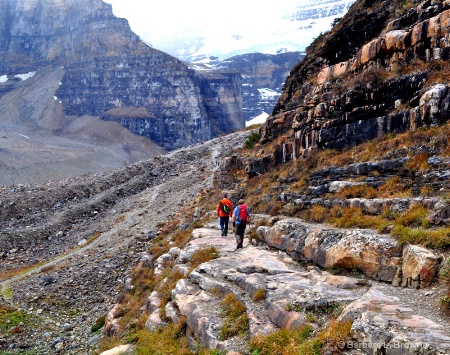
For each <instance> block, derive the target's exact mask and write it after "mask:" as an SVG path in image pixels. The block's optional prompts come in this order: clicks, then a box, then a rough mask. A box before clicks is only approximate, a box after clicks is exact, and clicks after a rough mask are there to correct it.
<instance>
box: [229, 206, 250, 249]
mask: <svg viewBox="0 0 450 355" xmlns="http://www.w3.org/2000/svg"><path fill="white" fill-rule="evenodd" d="M231 221H232V222H233V227H234V226H235V232H234V234H235V236H236V243H237V247H236V249H240V248H242V247H243V245H242V244H243V242H244V233H245V227H247V223H250V212H249V211H248V208H247V206H246V205H245V203H244V200H242V199H241V200H239V202H238V205H237V206H236V208H235V209H234V211H233V215H232V216H231Z"/></svg>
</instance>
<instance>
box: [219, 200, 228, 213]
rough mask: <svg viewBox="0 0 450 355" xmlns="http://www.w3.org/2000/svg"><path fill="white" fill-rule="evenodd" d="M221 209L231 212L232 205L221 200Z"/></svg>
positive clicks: (224, 211)
mask: <svg viewBox="0 0 450 355" xmlns="http://www.w3.org/2000/svg"><path fill="white" fill-rule="evenodd" d="M220 209H221V210H222V212H223V213H225V214H229V213H230V206H228V205H227V204H225V203H223V202H222V201H220Z"/></svg>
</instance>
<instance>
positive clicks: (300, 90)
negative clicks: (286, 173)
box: [262, 1, 450, 160]
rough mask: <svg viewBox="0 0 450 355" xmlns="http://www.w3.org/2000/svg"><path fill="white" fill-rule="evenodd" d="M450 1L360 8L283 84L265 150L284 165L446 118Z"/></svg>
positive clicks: (323, 39)
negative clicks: (279, 148)
mask: <svg viewBox="0 0 450 355" xmlns="http://www.w3.org/2000/svg"><path fill="white" fill-rule="evenodd" d="M449 15H450V3H449V1H423V2H419V1H407V2H404V1H403V2H402V1H390V2H385V1H359V2H357V3H355V4H354V6H353V7H352V8H351V9H350V11H349V12H348V14H347V15H346V16H345V17H344V18H343V19H342V20H341V21H340V23H339V24H338V25H336V26H335V28H333V30H332V31H331V32H329V33H326V34H324V35H323V36H321V37H320V38H318V39H317V40H316V41H315V42H314V43H313V44H312V45H311V46H310V47H309V48H308V55H307V57H306V58H305V60H303V61H302V62H301V63H299V64H298V65H297V66H296V67H295V68H294V69H293V70H292V72H291V74H290V76H289V77H288V79H287V81H286V84H285V88H284V91H283V94H282V96H281V97H280V100H279V101H278V103H277V105H276V106H275V108H274V110H273V112H272V116H271V117H270V118H269V119H268V120H267V124H266V125H265V126H264V127H263V129H262V136H263V140H262V141H263V142H268V141H271V140H274V139H277V138H281V137H282V138H283V140H284V143H283V147H284V148H283V149H284V150H285V152H287V154H285V156H284V159H285V160H290V159H297V158H298V157H300V156H302V155H304V154H305V153H307V152H308V151H310V150H314V149H320V148H342V147H344V146H348V145H352V144H357V143H359V142H362V141H365V140H369V139H373V138H376V137H379V136H381V135H383V134H387V133H390V132H404V131H406V130H415V129H417V128H419V127H422V126H430V125H437V124H439V123H442V122H444V121H446V120H448V118H449V117H450V112H449V105H448V101H449V100H450V97H449V96H448V93H449V91H448V87H449V65H448V59H449V53H450V51H449V48H450V42H449V35H450V23H449V20H448V19H449Z"/></svg>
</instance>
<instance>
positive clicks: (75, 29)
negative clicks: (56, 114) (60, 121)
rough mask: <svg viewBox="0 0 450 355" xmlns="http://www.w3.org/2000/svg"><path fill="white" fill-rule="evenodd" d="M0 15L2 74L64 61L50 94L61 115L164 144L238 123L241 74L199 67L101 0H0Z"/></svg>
mask: <svg viewBox="0 0 450 355" xmlns="http://www.w3.org/2000/svg"><path fill="white" fill-rule="evenodd" d="M0 13H1V15H0V29H1V31H0V75H1V74H4V73H5V74H8V75H13V74H23V73H27V72H30V71H36V70H38V69H40V68H43V67H44V66H49V65H51V66H63V67H64V69H65V75H64V77H63V79H62V80H61V85H60V86H59V88H58V89H57V91H56V92H55V95H54V96H55V97H56V98H57V99H58V100H59V102H60V103H61V105H62V106H63V110H64V113H65V114H66V115H67V116H83V115H90V116H100V117H102V119H104V120H109V121H116V122H119V123H120V124H121V125H122V126H124V127H126V128H128V129H130V130H131V131H132V132H133V133H136V134H139V135H143V136H146V137H149V138H151V139H152V140H153V141H154V142H156V143H158V144H159V145H161V146H163V147H164V148H167V149H173V148H177V147H181V146H186V145H189V144H192V143H198V142H202V141H206V140H209V139H211V138H212V137H215V136H217V135H220V134H223V133H229V132H232V131H235V130H238V129H241V128H242V127H244V119H243V116H242V110H241V109H242V94H241V82H240V75H239V73H235V72H230V71H222V72H219V71H216V72H215V73H213V74H214V75H212V74H205V73H197V72H196V71H195V70H193V69H190V68H188V67H187V65H186V64H184V63H183V62H181V61H180V60H178V59H176V58H174V57H172V56H170V55H168V54H166V53H163V52H161V51H158V50H156V49H154V48H152V47H150V46H149V45H147V44H145V43H144V42H143V41H141V40H140V38H139V37H138V36H137V35H136V34H134V33H133V32H132V31H131V30H130V28H129V26H128V22H127V20H125V19H120V18H117V17H115V16H114V15H113V13H112V8H111V5H109V4H106V3H104V2H103V1H101V0H95V1H88V0H83V1H73V0H65V1H60V2H52V1H48V0H39V1H35V2H29V1H23V0H14V1H9V0H2V1H0ZM8 85H9V83H8V82H5V83H3V84H0V87H1V88H0V92H2V91H3V92H7V91H8V90H11V87H10V86H8Z"/></svg>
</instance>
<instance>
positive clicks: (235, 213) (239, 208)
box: [233, 205, 250, 224]
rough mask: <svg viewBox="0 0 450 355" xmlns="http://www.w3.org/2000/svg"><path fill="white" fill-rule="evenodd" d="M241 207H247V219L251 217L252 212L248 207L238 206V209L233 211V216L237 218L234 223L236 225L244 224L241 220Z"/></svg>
mask: <svg viewBox="0 0 450 355" xmlns="http://www.w3.org/2000/svg"><path fill="white" fill-rule="evenodd" d="M241 206H243V207H245V208H246V209H247V218H249V217H250V211H249V210H248V207H247V206H246V205H238V206H236V208H235V209H234V211H233V214H234V216H235V219H234V222H235V223H236V224H241V223H242V221H241V219H240V218H239V212H240V210H241ZM247 220H248V219H247ZM244 223H247V222H244Z"/></svg>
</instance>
